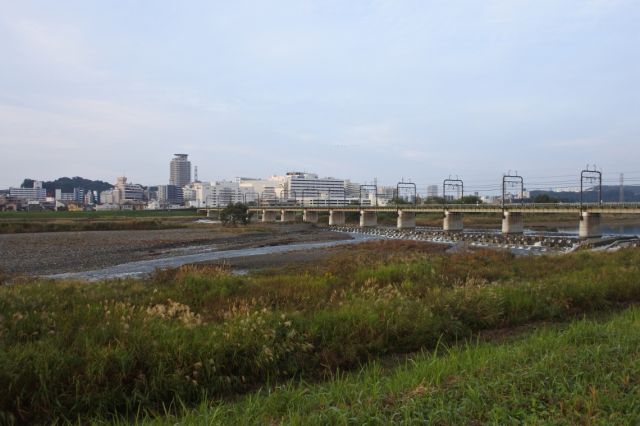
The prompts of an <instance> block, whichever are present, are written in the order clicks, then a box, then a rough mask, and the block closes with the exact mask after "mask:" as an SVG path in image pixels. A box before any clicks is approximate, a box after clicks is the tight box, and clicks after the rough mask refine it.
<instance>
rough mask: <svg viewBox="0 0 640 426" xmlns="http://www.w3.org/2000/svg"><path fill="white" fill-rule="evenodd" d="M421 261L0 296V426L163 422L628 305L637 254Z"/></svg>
mask: <svg viewBox="0 0 640 426" xmlns="http://www.w3.org/2000/svg"><path fill="white" fill-rule="evenodd" d="M425 247H430V246H428V245H425V244H421V243H410V242H398V241H388V242H376V243H368V244H364V245H361V246H359V247H358V248H349V249H348V251H346V252H344V253H341V255H340V257H336V258H334V259H333V260H331V261H329V262H327V264H325V265H322V266H321V267H318V268H315V269H313V270H308V271H300V270H291V271H280V272H277V271H276V272H270V273H262V274H255V275H249V276H233V275H231V274H229V273H228V271H226V270H225V268H219V267H206V266H204V267H183V268H180V269H177V270H169V271H161V272H158V273H156V274H155V275H154V276H153V277H151V278H150V279H148V280H144V281H134V280H122V281H112V282H103V283H97V284H91V285H87V284H85V283H73V282H51V281H36V282H32V283H28V284H21V285H13V286H5V287H2V288H0V313H1V314H0V389H3V392H2V393H0V416H1V418H2V419H5V421H7V422H9V421H14V422H16V423H27V422H30V423H34V422H43V423H49V422H52V421H60V420H63V421H65V420H66V421H77V420H78V419H81V420H82V421H84V420H86V419H90V418H96V417H97V418H104V419H110V418H112V416H114V415H115V416H126V417H127V418H132V417H130V416H136V415H140V413H143V414H144V413H149V414H152V413H157V412H162V413H164V412H165V411H166V410H168V412H169V413H171V412H172V411H176V412H177V411H178V410H179V408H178V407H183V406H184V407H193V406H197V405H198V404H199V403H201V401H203V400H215V399H221V398H223V399H226V398H230V397H234V396H236V397H237V396H240V395H243V394H247V393H251V392H254V391H255V390H256V389H258V388H260V387H267V388H268V387H270V386H273V385H276V384H278V383H283V382H287V381H288V380H292V379H294V380H300V379H302V380H308V381H315V380H322V379H327V378H331V377H333V376H334V375H335V374H336V372H337V371H345V370H350V369H357V368H360V367H361V366H363V365H366V364H367V363H369V362H375V361H376V360H380V359H386V358H388V357H389V356H393V355H399V354H407V353H412V352H415V351H420V350H430V349H433V348H436V347H437V346H438V345H445V344H450V343H452V342H459V341H461V340H464V339H468V338H471V337H472V336H473V335H474V334H475V333H478V332H481V331H483V330H492V329H502V328H509V327H516V326H520V325H523V324H529V323H532V322H538V321H567V320H571V319H574V318H576V317H577V316H580V315H583V314H591V313H598V312H607V311H611V310H616V309H620V308H622V307H624V306H627V305H628V304H630V303H637V302H640V250H637V249H629V250H623V251H620V252H617V253H609V254H602V253H601V254H595V253H587V252H583V253H576V254H572V255H566V256H548V257H547V256H543V257H530V258H516V257H514V256H512V255H510V254H508V253H503V252H492V251H482V252H474V253H463V254H457V255H452V256H448V255H442V254H434V253H433V252H432V251H429V250H428V249H425ZM393 253H399V254H400V255H401V256H403V258H398V257H396V256H395V255H394V254H393ZM603 348H604V349H606V350H612V351H616V350H617V347H615V346H612V347H607V346H603ZM604 349H603V350H604ZM576 356H577V355H576ZM498 373H499V372H498V371H496V374H498ZM513 374H514V375H517V374H520V373H519V372H518V371H514V372H513ZM633 377H634V380H635V379H636V378H637V376H633ZM515 379H516V377H515V376H514V380H515ZM542 379H544V380H552V379H553V377H552V376H549V377H548V378H544V377H542V378H541V380H542ZM458 380H459V386H461V387H462V389H466V385H465V383H464V381H465V377H464V376H463V377H460V378H459V379H458ZM633 385H634V386H637V382H633ZM632 390H633V391H634V392H637V387H632ZM369 391H370V390H368V389H363V390H362V392H363V395H364V394H366V392H369ZM488 391H489V389H487V392H488ZM514 392H520V390H518V389H517V388H514ZM525 394H526V392H525ZM480 400H482V399H481V398H480ZM375 405H376V404H374V403H372V405H371V407H373V406H375ZM371 409H373V408H371ZM380 410H381V411H380V415H385V414H384V410H383V407H380ZM470 413H471V412H470ZM510 413H511V414H513V413H512V412H508V413H506V414H504V415H511V414H510ZM338 414H339V413H337V414H336V415H338ZM363 415H364V414H363ZM470 415H471V414H470ZM278 416H280V415H276V417H278ZM443 421H444V420H443Z"/></svg>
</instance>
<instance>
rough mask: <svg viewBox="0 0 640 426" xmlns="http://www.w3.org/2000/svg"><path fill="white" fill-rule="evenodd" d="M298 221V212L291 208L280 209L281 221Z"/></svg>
mask: <svg viewBox="0 0 640 426" xmlns="http://www.w3.org/2000/svg"><path fill="white" fill-rule="evenodd" d="M295 221H296V212H294V211H291V210H281V211H280V222H282V223H286V222H295Z"/></svg>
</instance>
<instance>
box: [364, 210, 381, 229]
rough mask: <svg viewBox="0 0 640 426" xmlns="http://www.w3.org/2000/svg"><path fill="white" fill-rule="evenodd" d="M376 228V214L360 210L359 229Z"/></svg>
mask: <svg viewBox="0 0 640 426" xmlns="http://www.w3.org/2000/svg"><path fill="white" fill-rule="evenodd" d="M368 226H378V213H376V212H369V211H366V210H360V227H361V228H364V227H368Z"/></svg>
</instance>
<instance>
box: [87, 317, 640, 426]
mask: <svg viewBox="0 0 640 426" xmlns="http://www.w3.org/2000/svg"><path fill="white" fill-rule="evenodd" d="M639 328H640V309H639V308H637V307H634V308H630V309H628V310H626V311H625V312H623V313H621V314H617V315H614V316H613V317H612V318H609V319H607V320H599V321H593V320H577V321H575V322H573V323H571V324H570V325H568V326H565V327H560V326H547V327H542V328H541V329H540V330H537V331H535V332H534V333H532V334H526V335H524V336H522V337H520V336H519V337H518V338H515V339H514V338H510V339H508V340H507V341H506V342H498V343H497V344H496V343H494V342H488V343H487V342H484V343H481V342H470V343H469V344H465V345H458V346H454V347H447V346H446V345H440V346H439V347H438V348H437V349H436V350H435V351H433V352H432V353H421V354H418V355H415V356H412V357H411V358H410V359H409V360H407V361H405V362H401V363H399V365H389V363H388V362H387V363H380V362H373V363H371V364H370V365H368V366H366V367H365V368H363V369H362V370H360V371H358V372H357V373H350V374H336V375H335V376H334V377H333V378H332V379H331V380H329V381H327V382H326V383H308V382H304V381H290V382H288V383H285V384H283V385H280V386H278V387H276V388H275V389H271V390H269V391H267V390H264V391H260V392H258V393H255V394H252V395H249V396H247V397H245V398H240V399H239V400H238V401H236V402H215V401H211V402H203V403H202V404H201V405H200V406H199V407H197V408H195V409H192V410H184V411H183V412H182V413H181V414H180V415H173V414H169V415H165V414H164V413H156V414H154V415H147V416H143V415H141V416H139V417H138V418H137V419H136V420H137V422H138V424H141V425H156V424H177V423H180V424H209V425H214V424H215V425H240V424H245V425H246V424H255V425H265V424H280V423H283V424H293V425H327V424H379V425H386V424H394V423H399V424H442V425H460V424H499V425H502V424H566V425H576V424H582V425H590V424H603V425H604V424H606V425H615V424H620V425H631V424H638V422H639V421H640V405H639V404H638V400H640V371H639V370H638V358H639V357H640V355H639V354H638V348H639V347H640V333H637V332H636V330H638V329H639ZM98 423H102V422H98ZM129 423H130V419H126V418H120V419H118V420H117V421H116V424H129Z"/></svg>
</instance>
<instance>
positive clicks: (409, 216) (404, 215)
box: [398, 210, 416, 229]
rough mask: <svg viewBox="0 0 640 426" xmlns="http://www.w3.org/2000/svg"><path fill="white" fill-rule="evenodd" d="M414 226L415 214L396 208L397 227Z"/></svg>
mask: <svg viewBox="0 0 640 426" xmlns="http://www.w3.org/2000/svg"><path fill="white" fill-rule="evenodd" d="M415 227H416V214H415V213H414V212H406V211H403V210H398V229H407V228H415Z"/></svg>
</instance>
